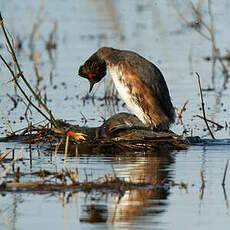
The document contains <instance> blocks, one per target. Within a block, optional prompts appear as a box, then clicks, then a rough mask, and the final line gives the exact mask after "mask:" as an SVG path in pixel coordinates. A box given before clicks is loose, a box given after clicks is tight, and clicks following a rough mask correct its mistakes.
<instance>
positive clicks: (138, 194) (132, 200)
mask: <svg viewBox="0 0 230 230" xmlns="http://www.w3.org/2000/svg"><path fill="white" fill-rule="evenodd" d="M113 163H114V162H113ZM173 163H174V157H173V154H172V153H170V152H164V153H162V152H156V153H151V155H148V156H144V157H143V154H142V156H140V157H131V158H130V157H128V158H125V157H122V158H120V159H119V164H129V165H130V166H129V167H126V168H122V169H119V170H116V173H117V176H118V177H121V178H125V179H126V180H128V181H129V180H131V181H132V182H146V183H150V184H153V185H155V186H150V187H144V188H143V187H141V188H137V189H134V190H130V191H125V193H124V194H123V195H116V196H115V195H111V196H109V197H110V199H108V201H107V206H106V205H103V211H102V206H101V205H98V204H97V202H94V201H92V200H91V201H90V203H91V204H90V205H89V204H88V205H87V206H85V208H83V210H84V211H85V214H87V217H86V215H84V218H81V219H80V220H81V221H84V222H85V221H86V222H89V223H95V222H101V223H102V222H104V223H106V222H107V223H108V224H115V225H117V224H118V225H119V224H125V225H131V224H133V223H134V222H135V221H136V220H137V218H138V220H141V217H144V218H146V216H150V217H151V219H150V221H153V222H154V219H152V217H153V216H157V215H158V214H160V213H162V212H165V211H166V206H167V202H165V201H166V200H167V197H168V195H169V187H168V186H165V185H163V183H161V182H163V181H170V180H171V172H172V167H171V165H172V164H173ZM148 222H149V221H148Z"/></svg>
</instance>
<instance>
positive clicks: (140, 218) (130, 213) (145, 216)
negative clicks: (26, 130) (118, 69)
mask: <svg viewBox="0 0 230 230" xmlns="http://www.w3.org/2000/svg"><path fill="white" fill-rule="evenodd" d="M174 2H175V5H174V6H173V5H172V3H171V2H170V1H166V0H165V1H154V0H153V1H150V0H149V1H147V0H145V1H141V2H140V1H133V0H132V1H131V0H130V1H121V0H120V1H112V0H111V1H110V0H108V1H106V0H105V1H90V0H86V1H73V0H71V1H68V3H66V2H64V1H58V0H56V1H43V2H42V1H41V2H40V1H29V0H28V1H26V0H23V1H20V2H19V1H16V0H15V1H11V2H10V3H9V1H6V0H2V1H1V2H0V9H1V13H2V16H3V17H4V20H5V25H6V27H7V29H8V31H9V32H10V33H11V35H12V37H13V38H14V39H15V41H17V42H16V45H17V44H19V43H20V41H21V42H22V49H18V50H17V53H18V59H19V62H20V63H21V66H22V69H23V72H24V74H25V76H26V77H27V79H28V80H29V81H30V83H31V84H32V85H33V86H34V87H36V77H35V73H34V65H36V66H37V68H38V71H39V75H40V77H42V80H41V81H40V83H39V85H38V88H39V89H41V94H42V95H44V94H45V93H46V94H47V99H48V100H47V101H48V105H49V107H50V108H51V110H52V111H53V113H54V115H55V116H56V117H59V118H62V119H65V120H68V121H70V122H72V123H77V124H84V123H85V119H84V117H85V118H86V119H87V123H86V125H88V126H97V125H99V124H101V123H102V120H103V119H102V117H103V118H108V117H109V116H110V115H112V114H113V113H115V112H120V111H126V108H125V107H123V106H122V102H121V101H120V102H119V104H118V106H114V105H113V103H111V104H109V103H108V105H106V103H105V101H103V100H97V99H98V98H100V97H103V96H104V92H105V86H104V85H108V84H109V81H110V77H109V76H107V77H106V79H105V84H104V83H102V84H100V85H99V86H98V90H97V91H96V92H95V91H94V92H93V93H95V101H94V103H93V102H92V100H87V97H86V100H83V99H84V98H85V96H86V95H87V91H88V87H89V86H88V83H87V82H86V80H84V79H81V78H78V77H77V70H78V67H79V65H81V64H82V62H84V61H85V59H86V58H87V57H88V56H89V55H91V54H92V53H93V52H94V51H95V50H96V49H97V48H99V47H100V46H112V47H117V48H120V49H131V50H134V51H136V52H138V53H140V54H141V55H143V56H145V57H146V58H148V59H149V60H151V61H152V62H154V63H155V64H156V65H157V66H159V68H160V69H161V70H162V72H163V74H164V76H165V78H166V81H167V83H168V86H169V89H170V92H171V97H172V100H173V103H174V105H175V106H176V107H177V108H181V107H182V106H183V104H184V102H185V101H186V100H189V103H188V105H187V107H186V108H187V109H186V111H185V112H184V113H183V122H184V124H185V128H186V129H187V130H188V133H189V134H191V133H192V134H193V135H199V136H205V137H207V138H210V137H209V136H207V131H206V130H204V129H205V125H204V123H203V121H201V120H199V118H196V117H194V116H195V115H197V114H201V111H200V98H199V89H198V85H197V80H196V78H195V74H194V73H195V72H199V74H200V76H201V80H202V86H203V88H204V89H207V88H215V90H212V91H204V100H205V105H206V113H207V116H208V117H209V118H210V119H212V120H214V121H216V122H218V123H220V124H222V125H224V126H225V123H227V124H229V109H230V108H229V107H230V106H229V96H230V91H229V89H228V86H229V84H227V87H226V89H223V82H224V75H223V74H222V71H221V66H220V65H219V64H217V65H216V72H215V81H214V82H213V81H212V64H211V62H207V61H205V60H204V58H205V57H206V56H210V55H211V54H212V52H211V48H210V47H211V45H210V43H209V42H208V41H207V40H205V39H204V38H203V37H202V36H201V35H200V34H199V33H197V32H196V31H194V29H192V28H189V27H187V26H186V25H185V24H184V23H183V20H182V19H181V17H180V16H178V12H177V11H178V10H179V11H180V12H181V13H182V14H183V16H184V17H185V18H187V19H188V20H189V22H192V21H194V17H193V14H192V13H191V6H190V5H189V2H188V1H184V3H183V4H182V3H181V2H180V4H179V3H178V2H179V1H178V2H177V1H174ZM201 7H202V8H201V15H202V18H203V19H204V20H205V21H206V22H208V21H209V17H208V13H207V12H208V10H207V6H206V3H205V2H204V3H203V4H201ZM175 8H176V9H175ZM212 9H213V19H214V32H215V35H216V43H217V46H218V48H220V51H221V54H222V55H225V54H226V50H227V48H228V46H229V39H228V38H229V32H228V29H226V28H228V25H229V16H228V11H229V9H230V6H229V2H228V1H227V0H226V1H222V3H221V4H220V3H218V2H217V1H215V2H214V1H213V6H212ZM55 25H56V27H55ZM55 28H56V30H55ZM33 30H35V33H34V34H31V32H32V31H33ZM52 31H54V32H53V33H52ZM204 32H205V34H208V33H206V31H204ZM50 34H53V37H54V43H55V45H56V48H54V49H51V50H50V52H48V51H47V49H46V44H47V41H48V40H49V36H50ZM0 44H1V47H2V48H1V50H0V51H1V54H2V55H3V56H4V57H5V58H6V59H7V60H8V61H9V60H10V58H9V56H8V53H7V50H6V49H5V45H4V40H3V36H1V37H0ZM31 56H32V57H33V59H31ZM226 65H227V63H226ZM0 73H1V79H0V83H1V90H0V110H1V123H0V133H1V136H3V135H5V133H6V132H9V131H10V129H9V126H8V125H7V124H6V122H5V119H4V117H7V118H8V119H9V120H10V121H11V126H12V128H13V129H14V130H17V129H20V128H23V127H25V126H27V122H26V120H25V119H23V118H21V119H20V117H21V116H24V112H25V109H26V106H25V105H24V103H23V102H22V101H21V100H20V99H19V103H18V105H17V107H16V108H15V109H13V107H14V104H13V102H12V100H11V99H10V98H9V96H7V93H8V94H9V95H10V96H13V97H14V96H15V91H14V87H13V85H12V83H8V84H6V82H7V81H8V80H9V78H10V77H9V74H8V72H7V70H6V68H5V67H4V66H3V65H2V64H0ZM18 95H20V93H18ZM82 114H83V115H82ZM28 118H29V120H31V121H32V122H38V121H40V120H42V117H40V116H39V115H38V114H37V113H36V112H35V111H33V113H32V114H30V113H28ZM172 129H173V130H174V131H175V132H177V133H182V131H183V128H182V126H181V125H174V126H173V127H172ZM213 130H214V135H215V136H216V137H217V138H219V139H224V138H228V137H229V129H228V128H226V129H224V130H220V131H215V128H214V129H213ZM225 143H226V142H225V141H224V140H221V141H220V143H219V142H218V145H217V144H215V145H210V146H196V147H190V148H189V149H188V150H186V151H173V152H164V153H152V154H151V155H150V156H149V155H148V156H147V155H145V153H138V154H135V157H130V156H129V157H122V156H112V157H111V156H95V157H89V156H86V155H84V154H83V156H81V157H80V158H79V159H78V161H77V165H78V170H79V178H80V181H84V180H85V173H84V169H85V170H86V173H87V175H88V180H96V179H98V178H101V177H103V176H104V175H105V174H112V173H113V171H112V167H111V165H113V166H114V168H115V170H116V173H117V176H119V177H121V178H124V179H129V178H131V179H132V180H134V181H138V180H146V181H153V182H155V181H161V180H162V179H164V178H167V179H169V180H170V181H174V182H175V183H179V184H180V183H181V182H183V183H185V184H187V185H188V187H187V190H186V189H184V188H182V187H180V186H172V187H169V188H165V189H163V190H162V189H152V190H149V189H138V190H134V191H132V192H125V193H124V194H123V195H122V196H118V195H117V194H116V193H113V192H106V193H102V192H99V191H94V192H92V193H89V194H88V193H83V192H74V193H72V194H71V193H69V192H66V193H52V194H39V193H36V194H33V193H6V194H1V197H0V204H1V205H0V226H1V229H31V227H33V228H35V229H41V228H45V229H47V228H55V229H95V228H96V229H184V228H185V227H186V228H187V229H194V228H195V229H217V228H220V229H226V228H227V226H229V223H230V217H229V204H228V197H229V195H230V194H229V176H228V175H227V178H226V185H225V189H223V187H222V186H221V183H222V178H223V172H224V167H225V163H226V160H227V159H229V150H230V148H229V146H228V145H225ZM14 146H15V147H16V151H19V149H20V148H21V147H22V145H18V144H17V143H1V144H0V150H1V152H6V151H8V150H9V149H10V148H12V147H14ZM25 147H27V146H25ZM28 153H29V151H28V150H27V148H26V150H24V151H23V153H22V154H23V159H24V160H23V161H20V162H18V163H17V164H18V166H19V167H20V170H21V172H22V173H24V176H23V177H22V180H24V181H28V180H36V179H35V178H34V177H31V175H30V173H31V172H34V171H37V170H39V169H48V170H56V168H55V163H54V156H53V152H49V151H46V150H45V149H44V148H42V149H40V150H39V151H38V150H37V148H36V147H35V148H34V150H33V152H32V158H33V160H32V164H31V163H30V160H29V157H28ZM63 159H64V156H62V155H58V157H57V159H56V160H57V170H60V169H61V168H62V167H63ZM75 162H76V159H75V158H74V157H69V158H68V159H67V167H69V168H74V167H75ZM4 165H5V166H7V164H5V163H4ZM201 170H202V171H203V173H204V179H205V188H204V190H203V193H202V191H201V190H200V188H201V185H202V183H201V179H200V171H201ZM1 172H2V171H1ZM8 179H9V180H10V179H11V174H10V176H9V178H8Z"/></svg>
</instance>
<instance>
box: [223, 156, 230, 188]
mask: <svg viewBox="0 0 230 230" xmlns="http://www.w3.org/2000/svg"><path fill="white" fill-rule="evenodd" d="M228 163H229V160H227V161H226V165H225V170H224V177H223V181H222V186H225V178H226V174H227V170H228Z"/></svg>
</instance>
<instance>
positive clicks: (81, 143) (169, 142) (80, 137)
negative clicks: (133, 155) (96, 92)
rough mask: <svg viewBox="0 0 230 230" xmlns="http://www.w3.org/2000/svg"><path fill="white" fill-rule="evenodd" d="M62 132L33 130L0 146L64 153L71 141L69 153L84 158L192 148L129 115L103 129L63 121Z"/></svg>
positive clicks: (5, 139)
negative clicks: (44, 148) (36, 147)
mask: <svg viewBox="0 0 230 230" xmlns="http://www.w3.org/2000/svg"><path fill="white" fill-rule="evenodd" d="M57 123H58V126H59V127H60V128H53V127H50V125H49V124H46V125H44V126H41V125H39V126H37V127H34V126H31V127H28V128H26V129H24V130H23V132H21V133H20V134H18V135H16V134H13V135H10V136H7V137H3V138H0V141H1V142H9V141H14V142H22V143H29V144H40V143H42V144H44V145H46V146H48V145H47V144H49V147H50V148H55V147H56V146H57V145H58V146H59V150H62V149H65V147H66V142H67V141H68V153H69V154H71V153H72V154H74V155H75V152H76V147H77V148H78V152H79V153H82V152H84V154H99V153H102V154H103V153H106V154H110V153H111V154H112V153H116V154H119V153H124V152H126V153H127V152H134V151H146V152H147V151H159V150H179V149H185V148H186V146H188V145H190V144H191V141H190V140H189V139H184V138H182V137H180V136H178V135H177V134H175V133H173V132H172V131H170V130H168V131H161V132H156V131H154V130H152V129H150V128H148V127H146V126H144V125H143V123H142V122H141V121H140V120H139V119H138V118H137V117H136V116H135V115H132V114H129V113H118V114H116V115H114V116H112V117H110V118H109V119H108V120H106V121H105V122H104V123H103V125H102V126H100V127H81V126H78V125H72V124H69V123H66V122H64V121H62V120H58V121H57Z"/></svg>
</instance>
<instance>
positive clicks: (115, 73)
mask: <svg viewBox="0 0 230 230" xmlns="http://www.w3.org/2000/svg"><path fill="white" fill-rule="evenodd" d="M109 72H110V74H111V76H112V79H113V82H114V84H115V86H116V88H117V91H118V93H119V94H120V96H121V98H122V99H123V100H124V102H125V103H126V105H127V106H128V108H129V109H130V110H131V111H132V112H133V113H134V114H135V115H136V116H137V117H138V118H139V119H140V120H141V121H142V122H143V123H144V124H146V121H145V114H144V112H143V110H142V108H141V107H140V106H138V105H137V104H136V103H135V100H133V99H132V97H131V95H130V90H129V88H128V87H127V86H125V84H124V83H123V82H124V79H123V73H122V71H119V70H118V68H117V67H115V66H113V67H110V68H109Z"/></svg>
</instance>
